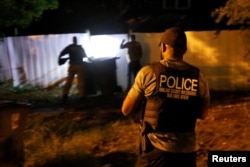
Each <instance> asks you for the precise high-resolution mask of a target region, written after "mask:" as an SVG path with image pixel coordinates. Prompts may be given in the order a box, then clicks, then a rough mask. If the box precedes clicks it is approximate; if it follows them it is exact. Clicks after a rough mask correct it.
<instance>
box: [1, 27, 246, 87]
mask: <svg viewBox="0 0 250 167" xmlns="http://www.w3.org/2000/svg"><path fill="white" fill-rule="evenodd" d="M245 33H246V32H242V31H239V30H233V31H229V30H225V31H222V32H220V33H219V34H216V32H215V31H195V32H194V31H187V32H186V34H187V39H188V44H187V45H188V51H187V52H186V54H185V57H184V60H185V61H187V62H189V63H191V64H193V65H195V66H197V67H199V68H200V69H201V71H203V72H204V73H205V74H206V76H207V79H208V82H209V85H210V88H211V89H213V90H250V55H247V52H248V51H249V41H247V38H246V34H245ZM134 34H135V35H136V37H137V40H138V41H139V42H140V43H141V44H142V47H143V58H142V65H147V64H149V63H151V62H154V61H159V58H160V52H159V46H158V44H159V39H160V37H161V33H136V32H135V33H134ZM72 36H77V38H78V41H79V44H81V45H83V47H84V48H85V51H86V53H87V55H88V57H91V58H93V59H96V58H98V57H106V58H107V57H108V58H112V57H115V58H117V59H116V76H117V84H118V85H120V86H121V87H122V88H123V90H125V89H126V82H127V79H126V75H127V62H128V55H127V50H126V49H119V46H120V42H121V41H122V39H126V40H128V35H127V34H115V35H96V36H92V35H90V34H89V33H78V34H51V35H39V36H21V37H7V38H4V41H3V42H2V43H1V44H0V63H1V68H0V70H1V73H0V76H1V79H2V80H4V81H6V80H11V79H12V80H13V84H14V85H15V86H17V85H22V84H24V83H26V84H31V85H38V86H42V87H48V86H49V85H52V84H53V83H55V82H57V81H58V80H60V79H61V78H63V77H66V75H67V67H68V64H64V65H62V66H58V64H57V58H58V55H59V53H60V51H61V50H62V49H63V48H64V47H65V46H67V45H68V44H70V43H72Z"/></svg>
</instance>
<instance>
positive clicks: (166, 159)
mask: <svg viewBox="0 0 250 167" xmlns="http://www.w3.org/2000/svg"><path fill="white" fill-rule="evenodd" d="M186 44H187V39H186V34H185V32H184V31H182V30H181V29H180V28H178V27H173V28H169V29H167V30H166V31H165V32H164V33H163V36H162V38H161V40H160V45H159V47H160V51H161V56H162V57H161V58H162V59H161V60H160V61H159V62H156V63H152V64H150V65H147V66H145V67H143V68H142V69H141V70H140V71H139V72H138V74H137V76H136V78H135V82H134V84H133V86H132V88H131V89H130V90H129V92H128V94H127V96H126V97H125V99H124V101H123V105H122V108H121V110H122V113H123V115H125V116H129V115H130V114H132V113H134V112H136V111H139V109H140V106H141V105H142V103H144V104H145V106H144V107H143V108H144V109H143V117H142V123H141V132H140V133H141V134H140V155H139V157H138V160H137V163H136V166H137V167H166V166H167V167H178V166H182V167H196V152H197V149H198V147H197V145H196V136H195V127H196V120H197V119H204V118H205V117H206V116H207V113H208V109H209V103H210V93H209V87H208V83H207V80H206V78H205V76H204V74H203V73H202V72H201V71H200V70H199V69H198V68H197V67H194V66H192V65H190V64H188V63H187V62H185V61H184V60H183V56H184V53H185V52H186V50H187V46H186ZM155 55H156V56H158V53H156V54H155Z"/></svg>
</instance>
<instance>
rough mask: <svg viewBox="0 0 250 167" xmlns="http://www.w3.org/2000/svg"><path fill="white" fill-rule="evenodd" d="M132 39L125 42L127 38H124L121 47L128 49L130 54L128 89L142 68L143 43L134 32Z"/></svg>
mask: <svg viewBox="0 0 250 167" xmlns="http://www.w3.org/2000/svg"><path fill="white" fill-rule="evenodd" d="M130 37H131V41H129V42H126V43H125V39H124V40H122V42H121V45H120V48H121V49H124V48H127V49H128V55H129V61H130V62H129V63H128V74H127V77H128V78H127V79H128V80H127V82H128V83H127V90H129V89H130V87H131V83H132V81H133V80H134V78H135V76H136V74H137V72H138V71H139V70H140V69H141V63H140V60H141V57H142V48H141V44H140V43H139V42H138V41H136V36H135V35H134V34H132V35H131V36H130Z"/></svg>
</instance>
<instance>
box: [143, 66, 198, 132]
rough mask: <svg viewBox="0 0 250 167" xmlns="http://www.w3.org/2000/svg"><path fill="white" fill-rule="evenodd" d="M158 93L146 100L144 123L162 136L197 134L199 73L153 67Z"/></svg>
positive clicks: (193, 69) (195, 70) (188, 68)
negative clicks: (179, 133) (161, 133)
mask: <svg viewBox="0 0 250 167" xmlns="http://www.w3.org/2000/svg"><path fill="white" fill-rule="evenodd" d="M151 67H152V69H153V71H154V73H155V74H156V79H157V81H156V89H155V92H154V94H153V95H152V96H150V97H149V98H147V101H146V106H145V112H144V117H143V121H146V122H148V123H149V124H150V125H151V127H152V128H153V130H156V131H160V132H194V130H195V124H196V119H197V117H198V115H199V113H200V112H201V102H200V100H201V98H200V97H199V69H198V68H196V67H193V66H191V65H190V66H189V67H187V69H185V70H184V69H183V70H178V69H173V68H170V67H166V66H164V65H162V64H161V63H153V64H151Z"/></svg>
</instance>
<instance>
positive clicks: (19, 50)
mask: <svg viewBox="0 0 250 167" xmlns="http://www.w3.org/2000/svg"><path fill="white" fill-rule="evenodd" d="M73 36H77V37H78V39H81V40H82V39H83V38H86V39H88V38H89V37H88V35H87V34H62V35H38V36H21V37H7V38H5V39H4V42H3V43H2V44H1V48H2V50H1V57H0V58H1V59H0V60H1V64H2V68H1V70H2V73H3V74H2V75H3V78H4V80H9V79H13V84H14V85H15V86H18V85H20V84H23V83H26V84H31V85H37V86H43V87H46V86H48V85H49V84H51V83H53V82H55V81H57V80H59V79H61V78H63V77H65V76H66V75H67V66H68V65H67V64H65V65H62V66H58V64H57V59H58V55H59V53H60V51H61V50H62V49H63V48H64V47H66V46H67V45H69V44H71V43H72V37H73Z"/></svg>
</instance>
